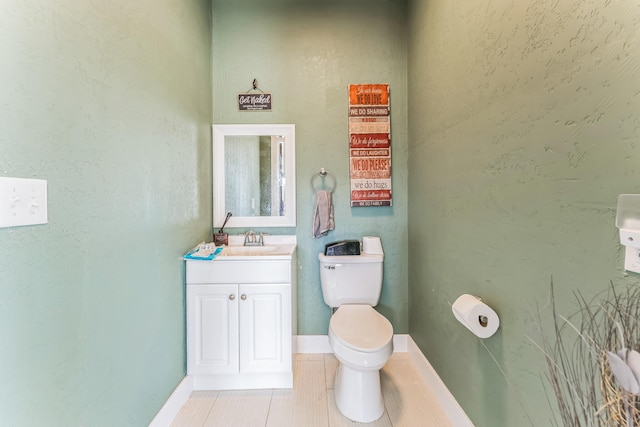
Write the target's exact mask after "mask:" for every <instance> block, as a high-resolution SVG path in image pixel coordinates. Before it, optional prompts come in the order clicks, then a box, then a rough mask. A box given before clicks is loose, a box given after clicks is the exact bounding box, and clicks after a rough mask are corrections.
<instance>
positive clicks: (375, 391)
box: [334, 363, 384, 423]
mask: <svg viewBox="0 0 640 427" xmlns="http://www.w3.org/2000/svg"><path fill="white" fill-rule="evenodd" d="M334 388H335V397H336V405H337V406H338V409H339V410H340V412H342V414H343V415H344V416H345V417H347V418H349V419H350V420H353V421H357V422H361V423H370V422H373V421H375V420H377V419H378V418H380V417H381V416H382V414H383V413H384V400H383V399H382V389H381V387H380V371H379V370H377V369H376V370H366V371H356V370H354V369H352V368H350V367H348V366H345V364H344V363H340V365H339V366H338V370H337V371H336V380H335V386H334Z"/></svg>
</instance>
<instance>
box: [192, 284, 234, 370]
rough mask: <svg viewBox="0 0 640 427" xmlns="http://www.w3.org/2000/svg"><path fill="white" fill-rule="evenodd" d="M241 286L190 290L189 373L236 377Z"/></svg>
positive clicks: (201, 286) (220, 286) (207, 286)
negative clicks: (239, 293)
mask: <svg viewBox="0 0 640 427" xmlns="http://www.w3.org/2000/svg"><path fill="white" fill-rule="evenodd" d="M238 300H239V295H238V285H224V284H216V285H189V286H187V373H188V374H189V375H194V374H228V373H237V372H238V369H239V365H238V348H239V342H238Z"/></svg>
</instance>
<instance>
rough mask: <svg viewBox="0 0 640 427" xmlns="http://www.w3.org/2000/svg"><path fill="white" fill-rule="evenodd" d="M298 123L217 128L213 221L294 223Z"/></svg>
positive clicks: (235, 224)
mask: <svg viewBox="0 0 640 427" xmlns="http://www.w3.org/2000/svg"><path fill="white" fill-rule="evenodd" d="M295 203H296V202H295V126H294V125H214V126H213V225H214V227H220V226H221V225H222V223H223V222H224V219H225V216H226V213H227V212H232V213H233V216H232V217H231V218H230V219H229V222H228V223H227V226H228V227H292V226H295V225H296V207H295Z"/></svg>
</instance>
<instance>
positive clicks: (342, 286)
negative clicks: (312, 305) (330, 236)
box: [318, 252, 384, 308]
mask: <svg viewBox="0 0 640 427" xmlns="http://www.w3.org/2000/svg"><path fill="white" fill-rule="evenodd" d="M318 259H319V260H320V284H321V286H322V296H323V298H324V302H325V303H326V304H327V305H328V306H329V307H332V308H335V307H340V306H341V305H342V304H369V305H371V306H376V305H378V302H379V301H380V293H381V291H382V261H383V259H384V254H382V253H378V254H371V253H366V252H362V253H361V254H360V255H348V256H326V255H324V254H322V253H321V254H318Z"/></svg>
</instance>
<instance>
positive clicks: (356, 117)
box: [349, 84, 391, 207]
mask: <svg viewBox="0 0 640 427" xmlns="http://www.w3.org/2000/svg"><path fill="white" fill-rule="evenodd" d="M349 172H350V178H351V207H356V206H391V116H390V114H389V85H388V84H365V85H349Z"/></svg>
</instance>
